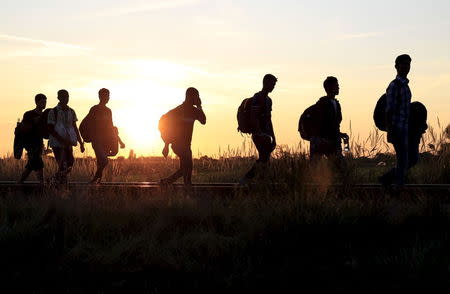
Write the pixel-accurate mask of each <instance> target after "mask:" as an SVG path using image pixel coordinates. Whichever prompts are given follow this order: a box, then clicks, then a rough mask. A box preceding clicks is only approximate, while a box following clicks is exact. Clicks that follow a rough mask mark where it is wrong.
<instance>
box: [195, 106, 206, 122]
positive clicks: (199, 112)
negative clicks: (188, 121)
mask: <svg viewBox="0 0 450 294" xmlns="http://www.w3.org/2000/svg"><path fill="white" fill-rule="evenodd" d="M196 110H197V111H196V112H197V115H196V116H197V117H196V119H197V120H198V121H199V122H200V123H201V124H202V125H204V124H206V115H205V112H204V111H203V108H202V106H201V105H198V106H197V107H196Z"/></svg>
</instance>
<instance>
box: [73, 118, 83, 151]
mask: <svg viewBox="0 0 450 294" xmlns="http://www.w3.org/2000/svg"><path fill="white" fill-rule="evenodd" d="M72 114H73V122H72V127H73V129H74V130H75V134H76V135H77V141H78V143H80V151H81V153H84V142H83V139H82V138H81V135H80V130H78V126H77V120H78V119H77V115H76V113H75V111H73V110H72Z"/></svg>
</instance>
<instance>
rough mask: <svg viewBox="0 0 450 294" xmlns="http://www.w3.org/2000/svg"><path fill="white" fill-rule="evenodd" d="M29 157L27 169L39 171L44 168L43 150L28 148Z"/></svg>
mask: <svg viewBox="0 0 450 294" xmlns="http://www.w3.org/2000/svg"><path fill="white" fill-rule="evenodd" d="M26 150H27V155H28V162H27V164H26V165H25V168H26V169H28V170H32V171H38V170H41V169H43V168H44V161H43V160H42V148H41V147H37V146H36V147H30V148H26Z"/></svg>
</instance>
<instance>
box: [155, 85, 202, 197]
mask: <svg viewBox="0 0 450 294" xmlns="http://www.w3.org/2000/svg"><path fill="white" fill-rule="evenodd" d="M196 120H198V121H199V122H200V123H201V124H202V125H204V124H206V116H205V113H204V112H203V109H202V101H201V99H200V94H199V92H198V90H197V89H196V88H192V87H190V88H188V89H187V90H186V98H185V100H184V102H183V103H182V104H181V105H179V106H178V107H176V108H174V109H172V110H171V111H169V112H168V113H166V114H165V115H163V116H162V117H161V119H160V121H159V130H160V132H161V137H162V139H163V140H164V149H163V151H162V153H163V155H164V157H167V155H168V153H169V145H171V146H172V150H173V152H174V153H175V154H176V155H177V156H178V158H179V159H180V168H179V169H178V170H177V171H176V172H175V173H174V174H172V175H171V176H169V177H167V178H165V179H161V180H160V184H161V185H163V186H165V185H169V184H172V183H173V182H175V181H176V180H177V179H178V178H180V177H183V181H184V185H185V187H186V188H190V187H191V185H192V180H191V177H192V166H193V162H192V151H191V142H192V133H193V131H194V122H195V121H196Z"/></svg>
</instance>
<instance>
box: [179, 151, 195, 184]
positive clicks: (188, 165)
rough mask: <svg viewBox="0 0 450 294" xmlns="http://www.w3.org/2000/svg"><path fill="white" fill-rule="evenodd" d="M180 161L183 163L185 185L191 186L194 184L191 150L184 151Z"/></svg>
mask: <svg viewBox="0 0 450 294" xmlns="http://www.w3.org/2000/svg"><path fill="white" fill-rule="evenodd" d="M180 161H181V169H182V171H183V181H184V184H185V185H191V184H192V168H193V162H192V150H191V148H188V149H187V150H184V152H183V155H182V157H180Z"/></svg>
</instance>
